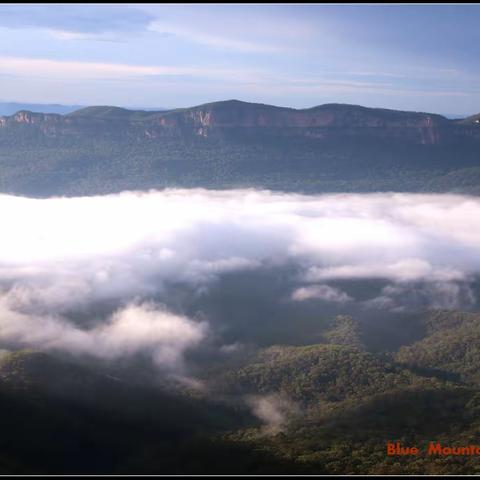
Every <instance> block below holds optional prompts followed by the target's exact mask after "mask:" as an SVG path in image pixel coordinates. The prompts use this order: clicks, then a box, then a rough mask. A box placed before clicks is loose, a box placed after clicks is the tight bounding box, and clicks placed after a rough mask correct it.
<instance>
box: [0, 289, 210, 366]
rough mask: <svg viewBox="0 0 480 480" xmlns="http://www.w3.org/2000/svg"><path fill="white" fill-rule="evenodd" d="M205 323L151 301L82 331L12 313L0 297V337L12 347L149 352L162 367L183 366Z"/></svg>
mask: <svg viewBox="0 0 480 480" xmlns="http://www.w3.org/2000/svg"><path fill="white" fill-rule="evenodd" d="M206 333H207V325H206V324H205V323H201V322H199V323H196V322H193V321H191V320H189V319H188V318H186V317H182V316H179V315H174V314H172V313H170V312H168V311H166V310H165V309H164V308H162V307H161V306H158V305H155V304H152V303H143V304H130V305H127V306H126V307H124V308H122V309H120V310H118V311H116V312H115V313H114V314H113V315H112V316H111V317H110V318H109V319H108V320H107V321H106V322H105V323H100V324H99V325H98V326H96V327H94V328H90V329H84V328H80V327H78V326H76V325H74V324H72V323H70V322H69V321H68V320H66V319H64V318H62V317H59V316H54V315H36V314H33V313H32V314H26V313H20V312H18V311H15V310H14V309H12V308H11V306H10V305H9V302H8V297H4V298H2V299H0V336H1V339H2V340H3V342H6V343H7V344H11V345H14V346H15V347H35V348H40V349H42V350H53V351H63V352H68V353H70V354H78V355H88V356H90V357H94V358H100V359H108V360H114V359H119V358H122V357H131V356H133V355H137V354H139V353H142V354H148V355H149V356H150V357H151V358H152V360H153V362H154V364H155V365H157V366H158V367H160V368H164V369H178V368H181V366H182V354H183V353H184V351H185V350H187V349H188V348H190V347H193V346H196V345H198V344H199V343H200V342H201V341H202V340H203V339H204V338H205V336H206Z"/></svg>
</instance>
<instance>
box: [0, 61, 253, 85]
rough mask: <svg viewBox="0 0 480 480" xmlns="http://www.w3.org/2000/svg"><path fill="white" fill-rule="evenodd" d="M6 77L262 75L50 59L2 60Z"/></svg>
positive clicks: (242, 77)
mask: <svg viewBox="0 0 480 480" xmlns="http://www.w3.org/2000/svg"><path fill="white" fill-rule="evenodd" d="M0 69H1V71H2V74H4V75H7V74H8V75H19V76H35V75H36V76H41V77H48V78H55V79H62V78H75V79H79V78H82V79H102V78H119V77H120V78H132V77H158V76H167V77H168V76H191V77H205V78H216V79H229V80H236V81H241V80H243V81H255V80H256V79H257V78H258V73H259V72H255V71H253V70H252V71H249V70H243V69H228V68H217V67H206V66H205V67H195V66H192V67H190V66H188V67H184V66H169V65H135V64H122V63H106V62H105V63H104V62H83V61H76V60H51V59H47V58H25V57H0Z"/></svg>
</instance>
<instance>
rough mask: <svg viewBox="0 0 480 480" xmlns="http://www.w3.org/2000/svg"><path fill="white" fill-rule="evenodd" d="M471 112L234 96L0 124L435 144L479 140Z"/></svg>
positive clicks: (48, 132) (62, 130)
mask: <svg viewBox="0 0 480 480" xmlns="http://www.w3.org/2000/svg"><path fill="white" fill-rule="evenodd" d="M477 120H478V119H477V118H476V117H471V118H469V119H465V120H462V121H458V120H457V121H451V120H448V119H446V118H445V117H442V116H441V115H435V114H428V113H416V112H401V111H395V110H385V109H372V108H365V107H360V106H354V105H340V104H327V105H321V106H318V107H314V108H310V109H304V110H296V109H291V108H282V107H274V106H271V105H263V104H251V103H245V102H239V101H235V100H231V101H225V102H216V103H211V104H206V105H200V106H198V107H193V108H188V109H179V110H170V111H162V112H146V111H131V110H126V109H122V108H116V107H88V108H85V109H81V110H78V111H76V112H74V113H72V114H69V115H58V114H42V113H32V112H28V111H20V112H17V113H16V114H15V115H12V116H4V117H0V128H3V129H5V128H15V127H18V126H21V127H25V126H28V127H27V128H31V129H35V130H37V131H38V132H40V133H42V134H43V135H45V136H49V137H56V136H62V135H68V136H71V135H94V136H105V135H107V136H129V137H135V138H137V139H141V138H150V139H152V138H161V137H179V136H202V137H209V136H219V135H220V136H221V135H229V134H234V133H240V134H247V135H264V134H267V135H274V136H275V135H281V136H296V137H308V138H318V139H323V140H340V139H347V138H351V137H354V138H358V139H362V138H367V139H375V138H377V139H379V140H395V141H405V142H407V143H409V144H411V143H414V144H423V145H435V144H441V143H442V142H447V143H448V142H451V141H457V140H458V139H459V138H460V139H461V138H464V139H465V138H468V139H474V140H475V141H477V140H479V141H480V122H478V121H477Z"/></svg>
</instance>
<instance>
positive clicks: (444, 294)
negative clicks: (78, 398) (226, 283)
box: [0, 189, 480, 365]
mask: <svg viewBox="0 0 480 480" xmlns="http://www.w3.org/2000/svg"><path fill="white" fill-rule="evenodd" d="M0 211H1V212H2V219H1V222H2V235H1V236H0V348H2V347H4V346H8V345H7V344H8V343H9V342H17V343H19V344H24V345H31V346H35V345H36V346H39V347H41V348H45V349H65V350H69V351H71V352H77V353H79V354H85V355H87V354H88V355H95V356H99V357H104V358H117V357H119V356H122V355H126V356H130V355H136V354H137V353H140V352H148V353H149V355H151V358H152V360H153V361H154V362H156V363H157V364H161V365H176V364H181V358H182V354H183V352H184V351H185V350H186V349H187V348H190V347H193V346H195V345H199V344H200V342H201V340H202V339H203V338H204V337H205V336H206V335H207V330H206V326H205V325H204V324H202V323H201V322H198V321H195V320H193V319H189V318H186V317H184V316H182V315H179V314H177V313H173V312H172V311H166V310H165V308H164V307H161V306H158V305H154V304H152V303H150V300H152V299H155V300H156V301H161V302H167V300H168V292H169V290H168V288H169V285H171V284H175V285H180V286H183V287H185V286H187V287H188V288H189V289H193V291H195V292H199V294H202V293H201V292H205V291H208V288H209V286H210V285H211V283H212V282H213V281H215V280H216V279H218V278H219V277H220V275H222V274H224V273H227V272H238V271H245V270H250V271H255V270H256V269H262V268H270V267H272V266H273V267H275V266H279V267H282V266H285V267H286V266H292V265H293V266H294V267H295V268H294V271H295V273H292V275H291V277H290V278H289V279H288V281H289V282H290V284H291V288H292V290H293V291H294V293H293V297H292V299H293V300H306V299H308V298H320V299H323V300H327V301H332V302H340V303H342V302H346V301H350V297H349V296H348V295H347V294H346V293H345V292H343V291H341V290H339V289H338V288H333V287H331V286H329V285H326V284H325V282H328V281H329V280H332V279H336V280H340V281H341V280H348V279H362V278H380V279H384V280H385V281H386V282H387V283H388V282H389V283H390V285H389V286H388V287H387V288H385V289H384V290H383V291H382V292H381V295H380V296H379V297H377V299H372V302H371V304H370V307H375V308H378V307H382V306H383V307H382V308H390V309H392V308H393V309H398V308H400V309H401V308H402V306H403V305H404V304H405V303H408V302H411V303H412V304H414V305H418V306H421V307H424V306H445V307H446V308H456V307H458V306H459V305H462V304H465V303H469V302H470V303H471V302H473V301H474V300H475V299H474V294H473V293H472V290H471V289H470V288H469V282H470V281H471V280H472V279H473V277H474V276H475V275H478V274H479V272H480V199H479V198H476V197H467V196H459V195H415V194H365V195H360V194H339V195H316V196H303V195H297V194H281V193H272V192H267V191H255V190H232V191H208V190H203V189H193V190H165V191H160V192H155V191H152V192H144V193H140V192H125V193H122V194H117V195H107V196H102V197H100V196H99V197H84V198H51V199H42V200H39V199H28V198H19V197H13V196H8V195H0ZM183 287H182V288H183ZM189 291H190V290H189ZM352 295H353V294H352ZM355 300H357V299H355V298H352V299H351V301H352V302H353V301H355ZM102 302H107V303H109V304H113V305H114V306H115V308H116V313H113V314H103V316H102V315H98V318H97V317H95V314H94V313H92V315H94V317H93V318H92V319H91V322H89V323H88V325H82V324H81V323H78V322H77V320H74V316H73V317H72V312H83V313H84V314H85V315H90V314H91V312H92V311H93V312H95V308H93V307H92V306H95V305H97V304H102ZM365 306H368V303H365ZM179 311H181V305H180V307H179ZM224 321H225V322H228V319H225V320H224ZM224 350H225V349H224Z"/></svg>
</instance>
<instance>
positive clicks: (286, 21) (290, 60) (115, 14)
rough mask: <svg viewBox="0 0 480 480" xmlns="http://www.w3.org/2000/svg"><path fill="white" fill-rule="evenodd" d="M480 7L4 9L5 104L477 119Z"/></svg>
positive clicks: (0, 69)
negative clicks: (329, 107) (368, 111)
mask: <svg viewBox="0 0 480 480" xmlns="http://www.w3.org/2000/svg"><path fill="white" fill-rule="evenodd" d="M479 25H480V5H440V4H439V5H428V4H427V5H348V4H345V5H333V4H332V5H286V4H279V5H267V4H265V5H233V4H232V5H214V4H211V5H208V4H204V5H193V4H192V5H189V4H183V5H182V4H170V5H160V4H158V5H155V4H143V5H142V4H135V5H133V4H132V5H128V4H117V5H115V4H113V5H107V4H97V5H95V4H84V5H81V4H77V5H54V4H51V5H48V4H45V5H33V4H31V5H19V4H18V5H1V6H0V45H1V49H0V100H2V101H19V102H32V103H64V104H81V105H120V106H126V107H167V108H170V107H185V106H191V105H197V104H201V103H205V102H210V101H217V100H224V99H231V98H236V99H240V100H245V101H252V102H263V103H271V104H274V105H284V106H291V107H296V108H304V107H310V106H314V105H319V104H322V103H330V102H340V103H354V104H361V105H366V106H375V107H386V108H395V109H404V110H421V111H429V112H438V113H444V114H472V113H477V112H479V111H480V84H479V81H478V79H479V74H480V28H479Z"/></svg>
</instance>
